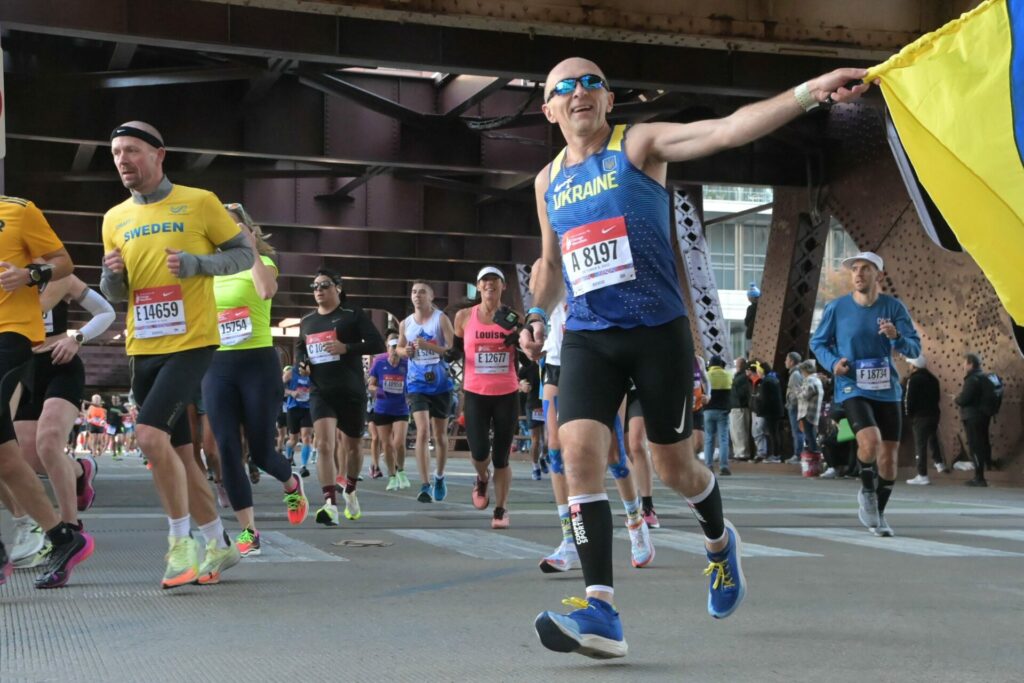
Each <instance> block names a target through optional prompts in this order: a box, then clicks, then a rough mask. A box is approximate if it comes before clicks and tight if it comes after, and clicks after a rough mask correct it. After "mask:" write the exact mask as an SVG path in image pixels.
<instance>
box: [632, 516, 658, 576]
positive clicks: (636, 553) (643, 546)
mask: <svg viewBox="0 0 1024 683" xmlns="http://www.w3.org/2000/svg"><path fill="white" fill-rule="evenodd" d="M626 529H627V530H628V531H629V551H630V553H631V554H632V556H633V557H632V558H631V560H630V561H631V562H632V563H633V566H634V567H636V568H637V569H642V568H643V567H646V566H647V565H649V564H650V563H651V562H652V561H653V560H654V544H653V543H651V532H650V530H649V529H648V528H647V522H645V521H644V520H643V519H642V518H641V519H640V523H639V524H637V525H636V526H630V525H629V522H626Z"/></svg>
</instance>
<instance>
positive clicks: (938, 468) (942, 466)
mask: <svg viewBox="0 0 1024 683" xmlns="http://www.w3.org/2000/svg"><path fill="white" fill-rule="evenodd" d="M933 465H934V467H935V471H936V472H938V473H940V474H941V473H943V472H945V471H946V470H947V469H949V468H948V467H946V463H944V462H937V463H934V464H933Z"/></svg>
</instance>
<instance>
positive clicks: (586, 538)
mask: <svg viewBox="0 0 1024 683" xmlns="http://www.w3.org/2000/svg"><path fill="white" fill-rule="evenodd" d="M864 73H865V72H864V71H863V70H861V69H839V70H836V71H833V72H831V73H829V74H825V75H823V76H819V77H818V78H815V79H813V80H811V81H808V82H807V83H804V84H801V85H799V86H797V87H796V88H795V89H793V90H789V91H787V92H784V93H782V94H781V95H778V96H777V97H774V98H772V99H770V100H765V101H763V102H759V103H756V104H752V105H749V106H746V107H743V108H742V109H739V110H738V111H736V112H735V113H734V114H732V115H730V116H727V117H725V118H722V119H715V120H707V121H697V122H694V123H685V124H680V123H642V124H636V125H633V126H625V125H616V126H612V125H611V124H609V123H608V119H607V115H608V112H609V111H611V109H612V106H613V104H614V101H615V96H614V94H613V93H612V92H611V90H610V88H609V84H608V79H607V77H606V76H605V75H604V72H602V71H601V68H600V67H598V65H597V64H594V63H593V62H591V61H588V60H586V59H581V58H572V59H567V60H565V61H563V62H561V63H559V64H558V65H557V66H555V68H554V69H552V71H551V73H550V74H548V77H547V79H546V80H545V86H544V105H543V107H542V108H543V111H544V115H545V116H546V117H547V119H548V121H550V122H551V123H553V124H557V125H558V127H559V129H560V130H561V133H562V135H563V137H564V138H565V140H566V142H567V146H566V147H565V149H563V150H562V152H561V153H559V155H558V156H557V157H556V158H555V160H554V161H552V162H551V163H550V164H549V165H548V166H546V167H545V168H544V170H542V171H541V172H540V173H539V174H538V175H537V180H536V183H535V190H536V200H537V213H538V218H539V221H540V227H541V236H542V257H541V263H540V265H539V272H538V273H537V283H536V284H537V290H536V292H535V295H534V302H535V304H536V305H535V307H534V308H532V309H530V311H529V312H528V314H527V323H528V324H527V327H526V328H525V329H524V330H523V332H522V334H521V338H520V342H521V344H522V347H523V349H524V350H525V351H526V352H527V353H528V354H529V355H530V356H531V357H532V358H538V357H539V356H540V353H541V349H542V346H543V342H544V334H545V322H546V319H547V314H548V312H549V311H551V310H552V308H553V307H554V305H555V304H556V302H557V301H558V300H559V299H560V297H561V296H562V291H563V286H564V287H565V290H566V300H567V304H568V315H567V318H566V331H565V338H564V340H563V342H562V358H561V360H562V374H561V379H560V382H559V387H558V389H559V425H560V427H559V438H560V440H561V443H562V456H563V459H564V460H565V464H566V467H565V469H566V478H567V481H568V486H569V506H570V518H571V526H572V530H573V534H574V537H575V540H576V547H577V550H578V552H579V557H580V563H581V565H582V567H583V578H584V580H585V582H586V599H581V598H570V599H568V600H566V601H563V602H564V603H565V604H566V605H568V606H570V607H573V608H575V609H574V610H573V611H572V612H570V613H569V614H558V613H555V612H550V611H549V612H542V613H541V614H540V615H538V616H537V619H536V621H535V628H536V630H537V634H538V636H539V637H540V639H541V642H542V643H543V645H544V646H545V647H547V648H548V649H550V650H553V651H556V652H578V653H579V654H583V655H586V656H589V657H596V658H609V657H622V656H625V654H626V653H627V650H628V647H627V645H626V641H625V638H624V637H623V633H622V624H621V621H620V618H619V613H618V611H616V609H615V608H614V607H613V599H614V587H613V581H612V541H611V539H612V527H613V525H612V514H611V507H610V506H609V503H608V494H607V492H606V490H605V486H604V467H605V459H606V454H607V452H608V446H609V441H610V439H611V426H612V424H613V421H614V419H615V415H616V412H617V410H618V408H619V405H620V404H621V402H622V398H623V396H624V395H625V392H626V390H627V388H628V386H629V382H630V380H632V381H633V382H634V383H635V384H636V389H637V394H638V396H639V400H640V404H641V406H642V409H643V413H644V420H645V422H646V427H647V434H648V439H649V441H650V446H651V452H652V456H653V461H654V465H655V468H656V469H657V471H658V474H659V476H660V477H661V479H662V481H664V482H665V483H666V484H667V485H668V486H670V487H671V488H673V489H674V490H676V491H677V492H678V493H679V494H680V495H681V496H682V497H683V498H684V499H685V500H686V502H687V504H688V505H689V506H690V507H691V508H692V509H693V511H694V515H695V516H696V517H697V521H698V522H699V523H700V525H701V528H702V529H703V532H704V536H705V539H706V541H705V545H706V547H707V555H708V567H707V569H706V570H705V574H706V575H707V576H708V577H709V585H708V612H709V613H710V614H711V616H713V617H715V618H717V619H722V618H725V617H727V616H729V615H730V614H732V613H733V612H734V611H735V610H736V609H737V607H739V605H740V603H741V602H742V601H743V598H744V595H745V593H746V581H745V579H744V576H743V571H742V568H741V565H740V537H739V534H738V533H736V530H735V529H734V528H733V526H732V525H731V524H730V523H729V522H728V521H727V520H726V519H725V517H724V515H723V511H722V499H721V495H720V493H719V490H718V484H717V482H716V480H715V477H714V475H713V474H712V473H711V472H710V471H709V470H708V469H707V468H706V467H704V466H703V465H702V464H701V463H700V461H698V460H696V459H695V458H694V457H693V444H692V440H691V432H692V424H691V420H692V411H691V406H690V402H691V400H692V398H691V397H692V392H691V391H690V385H689V382H682V381H680V379H681V378H684V377H690V376H692V371H693V368H692V362H693V360H692V359H693V340H692V338H691V336H690V328H689V323H688V321H687V319H686V306H685V304H684V303H683V297H682V292H681V289H680V286H679V280H678V273H677V271H676V267H675V261H674V259H673V252H672V240H673V234H672V230H671V225H670V219H669V216H670V209H671V204H670V197H669V193H668V191H667V190H666V189H665V179H666V174H667V164H668V163H669V162H678V161H686V160H689V159H696V158H698V157H703V156H707V155H709V154H713V153H715V152H717V151H719V150H723V149H727V148H730V147H737V146H740V145H744V144H747V143H749V142H751V141H753V140H755V139H757V138H759V137H761V136H763V135H766V134H768V133H770V132H771V131H773V130H775V129H777V128H779V127H780V126H782V125H784V124H785V123H787V122H789V121H791V120H793V119H795V118H796V117H798V116H800V115H801V114H803V113H804V112H805V111H810V110H811V109H814V108H817V107H818V106H820V104H821V103H822V102H833V101H838V102H847V101H851V100H853V99H855V98H856V97H858V96H859V95H860V94H861V93H862V92H864V91H865V90H866V89H867V86H866V85H858V86H856V87H853V88H852V89H847V88H846V87H845V84H846V83H848V82H849V81H851V80H854V79H859V78H862V77H863V75H864Z"/></svg>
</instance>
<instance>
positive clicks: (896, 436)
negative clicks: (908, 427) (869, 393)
mask: <svg viewBox="0 0 1024 683" xmlns="http://www.w3.org/2000/svg"><path fill="white" fill-rule="evenodd" d="M843 410H845V411H846V418H847V419H848V420H849V421H850V429H852V430H853V433H854V434H856V433H857V432H859V431H860V430H862V429H866V428H868V427H878V431H879V432H881V433H882V441H899V440H900V435H901V434H902V430H903V418H902V416H901V415H900V403H898V402H890V401H876V400H874V399H871V398H863V397H861V396H854V397H853V398H848V399H846V400H845V401H843Z"/></svg>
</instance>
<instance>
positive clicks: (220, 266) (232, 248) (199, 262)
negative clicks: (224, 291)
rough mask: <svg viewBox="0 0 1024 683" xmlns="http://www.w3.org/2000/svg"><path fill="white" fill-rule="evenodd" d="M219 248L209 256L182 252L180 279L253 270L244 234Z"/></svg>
mask: <svg viewBox="0 0 1024 683" xmlns="http://www.w3.org/2000/svg"><path fill="white" fill-rule="evenodd" d="M217 247H218V248H219V249H220V251H218V252H217V253H215V254H210V255H208V256H197V255H196V254H188V253H185V252H182V254H181V270H180V271H179V274H178V277H179V278H186V277H193V276H195V275H234V274H235V273H240V272H242V271H243V270H249V269H250V268H252V264H253V261H254V257H253V254H252V247H251V246H250V245H249V240H248V238H247V237H246V236H245V235H243V234H242V233H238V234H237V235H236V236H234V237H232V238H231V239H229V240H228V241H227V242H224V243H223V244H218V245H217ZM105 293H106V292H104V294H105Z"/></svg>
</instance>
